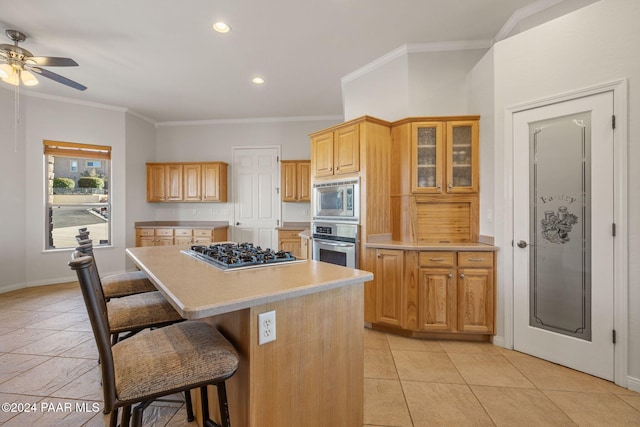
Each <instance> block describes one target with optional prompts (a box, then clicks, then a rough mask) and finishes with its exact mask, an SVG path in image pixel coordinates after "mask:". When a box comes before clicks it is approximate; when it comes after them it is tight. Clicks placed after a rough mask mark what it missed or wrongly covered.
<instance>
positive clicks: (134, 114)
mask: <svg viewBox="0 0 640 427" xmlns="http://www.w3.org/2000/svg"><path fill="white" fill-rule="evenodd" d="M125 111H126V112H127V114H131V115H132V116H134V117H137V118H139V119H140V120H144V121H145V122H148V123H150V124H152V125H154V126H155V127H158V122H156V121H155V120H153V119H150V118H149V117H147V116H143V115H142V114H140V113H138V112H136V111H133V110H132V109H130V108H127V109H126V110H125Z"/></svg>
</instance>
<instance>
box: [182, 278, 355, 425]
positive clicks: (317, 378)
mask: <svg viewBox="0 0 640 427" xmlns="http://www.w3.org/2000/svg"><path fill="white" fill-rule="evenodd" d="M271 310H275V311H276V334H277V335H276V337H277V338H276V340H275V341H273V342H270V343H267V344H264V345H258V314H260V313H264V312H267V311H271ZM363 313H364V298H363V284H362V283H360V284H357V285H349V286H345V287H341V288H338V289H333V290H328V291H324V292H319V293H316V294H312V295H306V296H302V297H297V298H291V299H287V300H285V301H279V302H275V303H269V304H263V305H259V306H256V307H252V308H250V309H245V310H239V311H237V312H232V313H227V314H222V315H218V316H214V317H210V318H207V319H204V320H205V321H206V322H207V323H210V324H213V325H215V326H216V327H217V328H218V329H219V330H220V331H221V332H222V333H223V334H224V335H225V337H227V339H229V341H230V342H231V343H232V344H233V345H234V346H235V347H236V349H237V350H238V353H239V354H240V365H239V367H238V371H237V372H236V374H235V375H234V376H233V377H231V378H230V379H229V380H228V381H227V394H228V400H229V409H230V416H231V422H232V425H239V426H247V427H263V426H287V425H292V426H293V425H301V426H302V425H304V426H305V427H307V426H309V427H315V426H318V427H321V426H322V427H324V426H327V425H335V426H356V425H357V426H359V425H362V422H363V389H364V379H363V374H364V359H363V357H364V343H363V339H364V338H363V337H364V335H363V334H364V326H363V322H362V319H363ZM215 393H216V392H215V388H211V387H210V388H209V396H210V398H209V399H210V400H209V411H210V413H211V414H212V415H213V416H214V418H216V417H217V414H218V408H217V400H216V397H215V396H216V394H215ZM192 397H193V402H194V409H195V412H196V417H197V421H198V425H200V426H202V425H203V424H202V418H201V413H200V401H199V394H196V393H192Z"/></svg>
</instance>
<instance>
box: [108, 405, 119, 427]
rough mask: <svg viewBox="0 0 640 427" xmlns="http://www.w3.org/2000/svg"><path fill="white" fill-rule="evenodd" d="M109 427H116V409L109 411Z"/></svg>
mask: <svg viewBox="0 0 640 427" xmlns="http://www.w3.org/2000/svg"><path fill="white" fill-rule="evenodd" d="M109 427H118V408H113V409H112V410H111V416H110V417H109Z"/></svg>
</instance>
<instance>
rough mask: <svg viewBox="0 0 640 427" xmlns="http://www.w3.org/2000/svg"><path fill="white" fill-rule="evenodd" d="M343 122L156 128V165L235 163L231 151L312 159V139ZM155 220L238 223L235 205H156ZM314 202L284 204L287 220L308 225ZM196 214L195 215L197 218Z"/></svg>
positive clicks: (258, 122) (223, 123)
mask: <svg viewBox="0 0 640 427" xmlns="http://www.w3.org/2000/svg"><path fill="white" fill-rule="evenodd" d="M341 122H342V118H338V117H336V118H335V119H319V120H312V119H308V120H301V121H297V120H293V119H291V120H290V121H284V120H238V121H219V122H215V121H213V122H202V123H191V124H189V123H185V124H181V125H162V124H161V125H160V126H159V127H158V129H157V144H156V161H171V162H194V161H222V162H227V163H229V164H230V168H229V195H230V197H231V195H232V194H233V192H232V188H231V185H232V183H231V176H232V168H233V165H231V155H232V154H231V153H232V152H231V149H232V147H241V146H244V147H247V146H264V145H280V146H281V154H282V160H298V159H300V160H302V159H309V158H310V157H311V143H310V139H309V137H308V136H307V135H308V134H310V133H312V132H315V131H318V130H321V129H324V128H327V127H330V126H333V125H335V124H337V123H341ZM153 209H154V211H155V219H156V220H198V221H213V220H215V221H229V223H232V221H233V203H232V201H230V202H229V203H178V204H171V203H157V204H154V206H153ZM305 210H307V211H308V210H309V203H283V206H282V219H283V221H306V222H308V221H309V214H308V213H307V214H305V213H304V211H305ZM194 212H195V213H194Z"/></svg>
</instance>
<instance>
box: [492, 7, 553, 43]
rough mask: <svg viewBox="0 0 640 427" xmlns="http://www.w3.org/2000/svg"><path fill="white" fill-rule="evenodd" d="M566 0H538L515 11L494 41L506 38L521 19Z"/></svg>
mask: <svg viewBox="0 0 640 427" xmlns="http://www.w3.org/2000/svg"><path fill="white" fill-rule="evenodd" d="M563 1H564V0H538V1H536V2H534V3H531V4H528V5H526V6H524V7H521V8H520V9H518V10H516V11H515V12H513V14H512V15H511V16H510V17H509V19H507V22H505V24H504V25H503V26H502V28H501V29H500V31H498V33H497V34H496V35H495V37H494V38H493V42H494V43H496V42H499V41H500V40H504V39H506V38H507V37H508V36H509V34H510V33H511V31H513V29H514V28H515V27H516V25H518V24H519V23H520V21H522V20H524V19H526V18H528V17H530V16H532V15H535V14H536V13H539V12H542V11H543V10H545V9H548V8H550V7H553V6H555V5H557V4H559V3H562V2H563Z"/></svg>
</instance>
